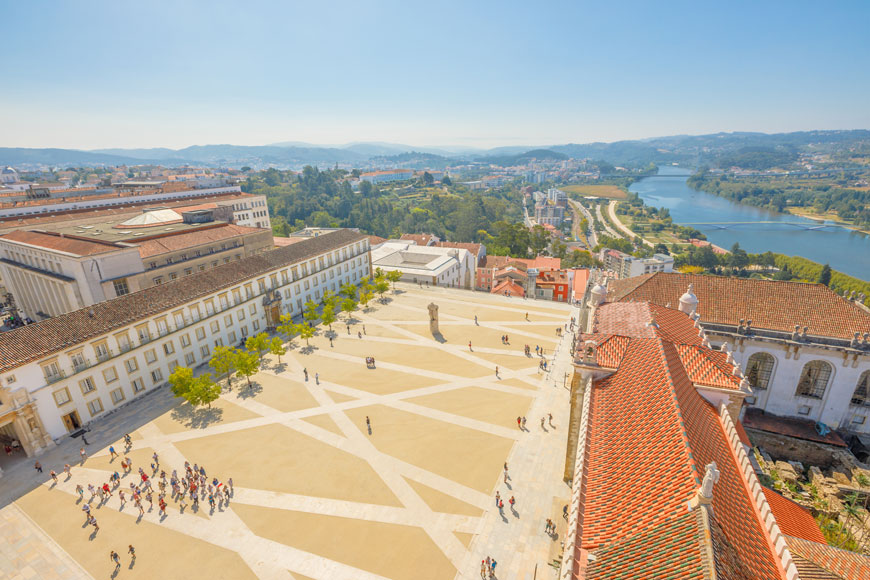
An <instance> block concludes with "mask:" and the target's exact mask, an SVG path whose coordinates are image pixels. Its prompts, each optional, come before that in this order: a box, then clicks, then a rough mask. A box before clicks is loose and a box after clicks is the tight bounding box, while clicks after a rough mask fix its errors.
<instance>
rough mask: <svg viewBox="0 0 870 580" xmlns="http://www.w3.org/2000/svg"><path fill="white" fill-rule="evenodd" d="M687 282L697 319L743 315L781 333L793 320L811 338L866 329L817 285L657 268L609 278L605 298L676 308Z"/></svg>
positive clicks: (852, 309) (867, 316)
mask: <svg viewBox="0 0 870 580" xmlns="http://www.w3.org/2000/svg"><path fill="white" fill-rule="evenodd" d="M689 284H694V292H695V296H697V297H698V314H700V316H701V322H702V323H703V322H709V323H714V324H727V325H734V326H736V325H737V324H738V321H739V320H740V319H747V320H752V326H753V328H761V329H769V330H777V331H781V332H792V331H793V330H794V326H795V325H796V324H799V325H800V326H801V327H803V326H807V327H809V330H808V334H809V335H812V336H829V337H836V338H847V339H848V338H852V336H853V335H854V333H855V332H860V333H862V334H863V333H865V332H870V313H868V312H866V311H864V310H863V309H861V308H860V307H859V306H857V305H855V304H854V303H852V302H850V301H848V300H846V299H844V298H843V297H841V296H838V295H837V294H836V293H834V292H832V291H831V290H830V289H829V288H827V287H826V286H824V285H822V284H806V283H801V282H782V281H776V280H758V279H753V278H726V277H722V276H700V275H694V274H678V273H665V272H658V273H655V274H644V275H642V276H636V277H633V278H626V279H624V280H615V281H612V282H611V283H610V285H609V288H608V300H611V301H632V300H634V301H650V302H653V303H655V304H660V305H662V306H666V305H668V304H670V305H671V307H674V308H676V307H677V305H678V304H679V301H680V296H682V295H683V294H684V293H685V292H686V289H687V288H688V287H689Z"/></svg>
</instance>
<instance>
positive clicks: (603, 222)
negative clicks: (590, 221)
mask: <svg viewBox="0 0 870 580" xmlns="http://www.w3.org/2000/svg"><path fill="white" fill-rule="evenodd" d="M610 203H611V204H613V203H616V201H612V202H610ZM595 213H597V214H598V221H600V222H601V225H602V226H604V229H605V230H606V232H607V235H608V236H610V237H611V238H616V239H619V238H621V237H622V234H617V233H616V231H615V230H614V229H613V228H611V227H610V226H609V225H607V220H605V219H604V216H603V215H601V204H600V203H596V204H595ZM611 215H612V214H611Z"/></svg>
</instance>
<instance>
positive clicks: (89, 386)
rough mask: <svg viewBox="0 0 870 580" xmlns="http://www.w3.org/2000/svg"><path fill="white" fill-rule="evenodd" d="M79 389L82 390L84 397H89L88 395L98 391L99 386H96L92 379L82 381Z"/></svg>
mask: <svg viewBox="0 0 870 580" xmlns="http://www.w3.org/2000/svg"><path fill="white" fill-rule="evenodd" d="M79 388H81V390H82V394H83V395H87V394H88V393H90V392H93V391H96V390H97V386H96V385H95V384H94V379H92V378H91V377H87V378H85V379H82V380H80V381H79Z"/></svg>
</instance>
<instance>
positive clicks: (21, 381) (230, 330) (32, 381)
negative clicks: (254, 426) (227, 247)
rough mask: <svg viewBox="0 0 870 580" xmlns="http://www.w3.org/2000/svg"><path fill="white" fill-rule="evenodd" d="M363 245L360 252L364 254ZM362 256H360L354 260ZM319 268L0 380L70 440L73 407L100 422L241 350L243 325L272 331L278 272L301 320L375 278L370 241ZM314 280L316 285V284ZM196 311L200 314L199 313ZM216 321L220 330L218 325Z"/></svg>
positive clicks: (202, 304)
mask: <svg viewBox="0 0 870 580" xmlns="http://www.w3.org/2000/svg"><path fill="white" fill-rule="evenodd" d="M357 248H359V249H358V250H357ZM356 251H358V252H359V253H358V254H355V255H354V252H356ZM329 254H330V256H328V257H329V258H332V254H333V252H330V253H329ZM324 257H327V255H324ZM312 263H313V264H314V266H315V268H316V269H317V270H316V271H314V270H312V269H309V270H308V271H307V275H305V276H303V275H302V272H301V269H299V266H300V264H288V265H285V266H282V267H280V268H276V269H275V270H273V271H272V272H269V273H266V274H261V275H260V276H257V277H256V278H252V279H250V280H247V281H245V282H243V283H240V284H238V285H236V286H233V287H231V288H225V289H222V290H220V291H217V292H214V293H212V294H211V295H209V296H207V297H206V298H203V299H198V300H196V301H193V302H191V303H189V304H185V305H183V306H180V307H176V308H174V309H172V310H170V311H166V312H163V313H160V314H158V315H155V316H152V317H150V318H149V319H148V320H147V321H139V322H138V323H136V324H132V325H129V326H126V327H123V328H118V329H115V330H113V331H112V332H110V333H108V334H106V335H104V336H102V337H99V338H96V339H91V340H89V341H87V342H84V343H82V344H80V345H75V346H71V347H69V348H68V349H66V350H65V351H64V352H60V353H57V354H55V355H53V356H51V357H47V358H44V359H41V360H40V361H36V362H32V363H29V364H26V365H23V366H22V367H19V368H16V369H14V370H12V371H8V372H5V373H3V375H2V376H0V384H2V385H7V381H6V378H7V377H8V376H9V375H13V376H14V377H15V383H14V385H16V386H17V385H24V386H26V388H27V389H28V390H29V391H30V393H31V396H32V397H33V398H34V399H35V400H36V401H37V412H38V413H39V415H40V417H41V418H42V421H43V423H44V425H45V429H46V430H47V431H48V433H49V434H50V435H51V437H52V438H54V439H58V438H60V437H63V436H65V435H67V429H66V427H65V426H64V423H63V420H62V416H63V415H66V414H67V413H69V412H71V411H72V410H75V411H77V412H78V415H79V417H80V419H81V421H82V423H83V424H86V423H88V422H89V421H95V420H99V419H100V418H101V417H102V416H103V415H105V414H106V413H107V412H110V411H112V410H113V409H115V408H117V407H119V406H122V405H124V404H126V403H128V402H129V401H131V400H133V399H134V398H136V397H138V396H140V395H142V394H144V393H146V392H148V391H150V390H152V389H154V388H156V387H158V386H160V385H162V384H164V383H166V381H167V379H168V377H169V375H170V374H171V373H172V369H173V368H174V366H175V364H178V365H181V366H190V367H195V366H198V365H200V364H203V363H205V362H207V361H208V358H209V357H210V356H211V350H212V349H213V348H214V346H215V345H216V341H221V343H222V344H223V345H224V346H236V345H237V344H238V342H239V341H240V340H242V339H243V338H244V336H245V335H244V334H243V331H242V329H243V328H244V329H246V332H247V336H250V335H251V334H256V333H258V332H262V331H264V330H265V329H266V315H265V311H264V309H263V305H262V298H263V293H262V292H261V291H260V289H259V284H258V281H259V280H263V281H264V283H265V287H266V289H267V290H271V289H272V282H271V274H273V273H274V274H275V275H276V280H277V286H275V288H277V289H278V291H279V292H280V294H281V296H282V304H281V310H282V312H283V313H291V314H293V315H298V314H300V313H301V304H304V303H305V302H306V301H308V300H314V301H315V302H319V296H322V291H323V290H324V289H326V288H329V289H334V291H338V289H339V288H340V285H341V284H343V283H358V282H359V280H360V279H361V278H362V277H364V276H369V275H370V274H371V262H370V258H369V255H368V242H367V241H365V240H363V241H361V242H354V243H353V244H349V245H348V246H345V247H343V248H341V249H340V250H338V258H337V259H334V260H333V261H332V265H328V264H330V262H329V261H328V260H326V261H325V262H324V264H325V267H324V268H323V269H319V257H318V258H315V259H313V260H309V261H306V262H305V264H306V265H309V264H312ZM294 266H297V272H298V274H297V277H296V278H294V276H293V274H292V269H293V267H294ZM285 273H286V274H285ZM324 278H325V280H324ZM315 279H316V280H317V284H315V283H314V281H315ZM246 285H250V286H251V288H252V293H251V296H250V297H248V295H247V293H246V291H245V286H246ZM234 289H237V290H238V291H239V292H238V295H239V297H240V301H239V302H238V303H236V302H235V300H234V292H233V290H234ZM222 295H226V298H227V306H226V308H225V309H222V306H221V301H220V296H222ZM208 302H211V303H212V308H211V309H207V307H206V304H207V303H208ZM197 308H198V312H199V315H198V317H197V315H196V314H195V312H196V311H197ZM209 312H211V314H209ZM176 315H178V317H176ZM162 318H165V319H166V325H165V326H162V325H161V326H158V321H159V320H160V319H162ZM197 318H198V320H197ZM228 322H231V324H228ZM214 323H217V325H216V326H214ZM142 324H147V328H148V331H149V334H150V336H151V339H150V340H149V341H146V342H141V341H140V340H139V337H138V332H137V327H139V326H140V325H142ZM198 330H199V331H200V334H199V336H198V335H197V331H198ZM125 332H126V335H127V336H128V337H129V340H130V343H131V348H130V350H128V351H126V352H123V353H122V348H121V344H122V343H121V342H119V340H118V336H119V335H120V334H124V333H125ZM161 333H162V335H161ZM183 336H184V337H187V339H188V340H189V343H188V344H187V345H185V344H184V343H183V342H182V337H183ZM102 341H105V343H106V345H107V347H108V349H109V357H108V358H107V359H106V360H104V361H102V362H100V361H98V359H97V352H96V350H95V345H96V344H98V343H100V342H102ZM164 345H171V351H172V352H171V353H169V354H167V352H166V351H165V350H164ZM203 347H206V348H207V350H208V353H207V355H206V354H205V353H203V351H202V349H203ZM78 350H81V351H82V355H83V357H84V360H85V363H86V365H89V366H86V367H85V368H84V369H83V370H80V371H78V372H76V370H75V368H74V367H73V363H72V359H71V358H70V355H71V354H72V353H74V352H76V351H78ZM152 350H153V353H154V357H153V361H152V362H149V361H148V359H147V358H146V356H147V354H148V353H149V352H150V351H152ZM188 353H192V354H193V357H194V360H193V362H190V361H187V360H186V359H185V355H187V354H188ZM129 359H134V360H135V361H136V365H135V366H136V367H137V368H136V370H133V371H128V369H127V367H126V365H125V363H126V361H127V360H129ZM52 360H54V361H56V364H57V365H58V367H59V369H60V370H61V372H62V374H63V377H62V378H61V379H60V380H57V381H55V382H53V383H51V384H49V383H47V381H46V379H45V375H44V372H43V369H42V367H43V365H44V364H46V363H47V362H50V361H52ZM110 367H113V368H114V371H115V373H116V374H117V376H118V379H117V380H114V381H112V382H107V380H106V376H105V374H104V372H105V371H107V370H108V369H109V368H110ZM154 371H159V372H160V378H159V380H156V381H155V380H154V379H153V377H152V376H151V373H152V372H154ZM86 377H90V378H91V379H92V381H93V383H94V385H95V387H96V389H95V390H94V391H92V392H89V393H83V392H82V389H81V388H80V384H79V383H80V381H81V380H83V379H85V378H86ZM136 378H141V379H142V382H143V385H144V387H145V388H144V390H143V391H141V392H139V393H134V392H133V386H132V383H133V381H134V380H135V379H136ZM8 386H12V385H8ZM118 388H120V389H122V392H123V394H124V400H122V401H119V402H118V403H115V402H113V400H112V394H111V393H112V391H114V390H116V389H118ZM63 389H67V390H68V392H69V394H70V398H71V401H70V402H69V403H65V404H64V405H62V406H60V407H59V406H58V405H57V404H56V402H55V398H54V393H55V392H58V391H61V390H63ZM95 399H99V400H100V402H101V404H102V408H103V410H102V411H101V412H99V413H96V414H95V415H92V414H91V412H90V411H89V409H88V403H89V402H91V401H94V400H95Z"/></svg>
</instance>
